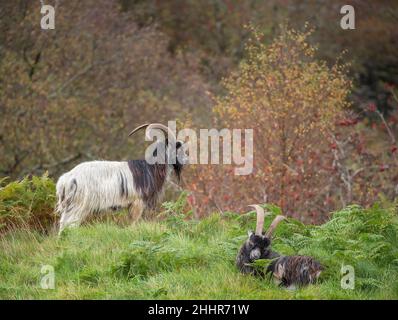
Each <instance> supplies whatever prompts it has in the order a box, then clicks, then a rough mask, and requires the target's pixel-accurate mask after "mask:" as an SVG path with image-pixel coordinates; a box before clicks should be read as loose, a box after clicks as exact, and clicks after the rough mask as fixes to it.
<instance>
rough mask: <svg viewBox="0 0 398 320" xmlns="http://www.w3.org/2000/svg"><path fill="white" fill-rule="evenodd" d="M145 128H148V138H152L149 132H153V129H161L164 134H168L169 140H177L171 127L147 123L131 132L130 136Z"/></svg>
mask: <svg viewBox="0 0 398 320" xmlns="http://www.w3.org/2000/svg"><path fill="white" fill-rule="evenodd" d="M143 128H147V129H146V136H147V137H148V138H150V137H149V131H151V130H152V129H160V130H162V131H163V132H164V133H168V135H169V138H171V139H173V140H174V141H176V140H177V138H176V136H175V135H174V132H172V131H171V130H170V128H169V127H166V126H165V125H163V124H161V123H151V124H149V123H146V124H143V125H140V126H139V127H137V128H135V129H134V130H133V131H131V132H130V133H129V136H131V135H132V134H134V133H135V132H137V131H139V130H141V129H143Z"/></svg>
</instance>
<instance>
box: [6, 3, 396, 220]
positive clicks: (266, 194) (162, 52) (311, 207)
mask: <svg viewBox="0 0 398 320" xmlns="http://www.w3.org/2000/svg"><path fill="white" fill-rule="evenodd" d="M348 2H349V3H347V1H339V0H337V1H323V0H310V1H297V0H296V1H293V0H267V1H259V0H245V1H232V0H202V1H193V0H186V1H183V0H170V1H160V0H145V1H144V0H84V1H78V0H68V1H62V0H60V1H59V2H58V6H57V11H56V19H55V21H56V22H55V23H56V28H55V30H41V28H40V19H41V17H42V16H41V14H40V1H39V0H37V1H36V0H14V1H8V0H0V179H1V178H2V177H9V178H10V179H11V180H15V179H20V178H23V177H25V176H27V175H41V174H43V173H44V172H48V173H49V175H50V176H51V177H54V178H57V177H58V176H59V175H60V174H62V173H63V172H65V171H66V170H68V169H70V168H72V167H73V166H74V165H76V164H77V163H79V162H82V161H86V160H93V159H107V160H123V159H132V158H143V156H144V150H145V145H144V144H143V139H139V138H134V139H133V138H131V139H128V137H127V133H128V132H129V130H131V129H132V128H134V127H135V126H137V125H139V124H142V123H145V122H150V121H157V122H163V123H167V121H168V120H178V121H179V124H180V126H181V127H180V128H179V129H181V128H183V127H184V126H188V127H192V128H198V129H199V128H212V127H214V128H218V129H221V128H224V127H227V128H228V127H231V128H232V127H234V128H254V129H255V136H254V139H255V140H254V141H255V158H254V173H253V174H252V175H248V176H240V177H238V176H234V173H233V167H232V166H227V165H225V166H220V165H217V166H214V165H208V166H204V165H197V166H189V168H187V170H186V172H185V173H184V181H183V185H182V187H183V188H184V189H186V190H187V191H188V192H189V196H188V200H189V203H190V205H191V206H192V208H194V209H195V210H194V213H195V215H196V216H198V217H199V216H203V215H207V214H209V213H210V212H214V211H215V210H216V211H218V210H220V211H228V210H235V211H238V212H243V211H246V210H247V205H248V204H251V203H262V202H264V201H265V199H267V201H268V202H272V203H275V204H277V205H278V206H280V207H281V208H282V210H283V212H285V213H286V214H288V215H290V216H293V217H295V218H298V219H301V220H303V221H305V222H315V223H318V222H322V221H324V220H325V219H326V218H327V217H328V214H329V212H330V211H332V210H337V209H339V208H342V207H344V206H346V205H348V204H351V203H359V204H361V205H364V206H368V205H370V204H372V203H373V202H375V201H376V200H378V199H382V200H385V201H394V199H395V198H396V197H397V194H398V159H397V141H396V137H397V134H398V126H397V121H398V90H397V87H396V86H397V84H398V55H397V52H398V28H397V25H398V2H396V1H387V0H379V1H372V0H351V1H348ZM45 3H48V4H55V1H45ZM345 4H351V5H353V6H354V8H355V13H356V29H355V30H342V29H341V28H340V19H341V17H342V15H341V14H340V8H341V7H342V6H343V5H345Z"/></svg>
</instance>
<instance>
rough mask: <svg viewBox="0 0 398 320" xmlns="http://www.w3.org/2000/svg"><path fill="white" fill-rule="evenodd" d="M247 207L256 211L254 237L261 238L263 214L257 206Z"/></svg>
mask: <svg viewBox="0 0 398 320" xmlns="http://www.w3.org/2000/svg"><path fill="white" fill-rule="evenodd" d="M249 207H252V208H254V209H255V210H256V211H257V223H256V235H258V236H261V235H262V233H263V227H264V218H265V212H264V209H263V208H261V207H260V206H259V205H258V204H251V205H249Z"/></svg>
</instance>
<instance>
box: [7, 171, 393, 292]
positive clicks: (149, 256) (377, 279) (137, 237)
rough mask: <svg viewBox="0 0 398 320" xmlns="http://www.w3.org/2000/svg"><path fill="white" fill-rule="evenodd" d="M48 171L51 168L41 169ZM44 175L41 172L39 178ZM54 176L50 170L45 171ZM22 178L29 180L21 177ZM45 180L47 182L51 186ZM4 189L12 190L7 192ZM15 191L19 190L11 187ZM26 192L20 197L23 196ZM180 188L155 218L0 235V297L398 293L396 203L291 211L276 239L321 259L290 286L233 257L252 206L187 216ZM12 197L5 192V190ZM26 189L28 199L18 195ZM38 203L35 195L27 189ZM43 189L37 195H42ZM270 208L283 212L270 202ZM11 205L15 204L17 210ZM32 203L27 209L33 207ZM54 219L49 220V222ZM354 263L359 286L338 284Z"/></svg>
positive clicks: (250, 222) (288, 249) (283, 248)
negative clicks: (319, 212)
mask: <svg viewBox="0 0 398 320" xmlns="http://www.w3.org/2000/svg"><path fill="white" fill-rule="evenodd" d="M42 179H47V178H42ZM38 181H40V179H37V180H36V182H38ZM50 181H51V180H50ZM21 183H25V184H26V182H21ZM49 188H50V189H52V188H53V186H51V184H50V186H49ZM13 190H19V191H18V192H20V198H19V200H18V201H14V202H13V204H11V203H10V200H9V199H10V196H11V194H10V193H11V191H10V187H8V188H7V187H5V188H4V187H3V188H2V189H0V199H1V200H0V207H1V208H3V209H2V210H3V211H0V213H1V215H2V216H3V215H4V207H5V206H6V207H7V210H8V212H12V211H10V210H12V209H11V208H12V207H13V205H15V206H16V207H18V206H20V205H21V203H23V201H25V200H26V199H25V198H24V195H25V193H23V192H21V190H20V189H18V188H17V187H15V185H14V188H13ZM5 192H8V198H7V197H6V196H5V195H4V193H5ZM15 192H17V191H15ZM29 194H30V193H29V192H27V195H26V197H29ZM185 198H186V197H185V194H182V195H181V197H180V198H179V199H178V200H177V201H176V202H166V203H164V204H163V209H162V210H161V211H162V212H161V213H160V214H159V217H158V219H157V221H141V222H139V223H138V224H136V225H126V224H123V223H121V222H120V221H118V216H121V217H122V216H123V213H119V214H116V215H114V216H113V219H112V220H111V219H103V220H102V221H99V222H98V221H97V222H94V223H93V222H91V223H88V224H86V225H84V226H82V227H80V228H76V229H71V230H67V232H66V233H64V234H63V236H62V237H60V238H58V237H57V236H56V235H55V233H54V232H53V231H50V233H49V234H46V233H43V232H42V231H40V229H39V230H35V229H34V228H33V227H29V226H28V225H25V226H24V227H20V228H14V229H13V230H9V231H8V232H3V235H2V236H1V238H0V298H1V299H47V298H49V299H397V298H398V221H397V214H396V211H395V209H386V208H382V207H380V206H377V205H375V206H374V207H373V208H371V209H362V208H360V207H358V206H350V207H347V208H346V209H344V210H342V211H339V212H335V213H334V214H333V216H332V218H331V220H330V221H328V222H327V223H325V224H323V225H320V226H315V225H303V224H302V223H301V222H299V221H297V220H294V219H288V220H287V221H285V222H283V223H282V224H281V225H280V227H279V229H278V230H277V232H276V237H275V240H274V249H275V250H277V251H279V252H280V253H282V254H306V255H312V256H314V257H315V258H317V259H319V260H320V261H321V262H322V264H323V265H324V266H325V267H326V271H325V272H324V273H323V274H322V276H321V279H320V282H319V283H318V284H316V285H312V286H309V287H306V288H303V289H299V290H296V291H289V290H286V289H282V288H279V287H278V286H276V285H275V284H274V283H273V282H272V281H270V280H269V279H257V278H255V277H253V276H244V275H241V274H239V272H238V271H237V270H236V268H235V265H234V262H235V256H236V253H237V251H238V248H239V246H240V245H241V244H242V242H243V241H244V240H245V239H246V233H247V230H249V229H253V228H254V226H255V213H254V212H248V213H247V214H243V215H238V214H235V213H223V214H219V213H215V214H213V215H211V216H209V217H207V218H203V219H201V220H193V219H192V218H191V212H189V211H188V212H187V211H186V210H185V209H184V208H186V206H185ZM7 199H8V200H7ZM24 199H25V200H24ZM29 199H30V200H29V201H31V206H29V207H28V208H31V209H33V208H36V207H37V204H36V203H35V200H34V199H35V197H33V198H29ZM38 199H41V198H38ZM268 209H269V210H270V211H271V212H272V216H270V217H268V218H267V220H266V226H267V225H268V224H269V223H270V220H271V219H272V218H273V216H274V215H276V214H278V213H280V212H279V209H278V208H277V207H274V206H270V205H269V206H268ZM15 212H20V210H16V211H15ZM35 214H36V212H35V211H32V210H31V212H30V214H28V215H26V216H31V215H35ZM50 229H51V228H50ZM43 265H51V266H53V267H54V269H55V289H54V290H45V289H42V288H41V287H40V279H41V277H42V276H43V275H42V274H41V268H42V266H43ZM342 265H352V266H353V267H354V269H355V289H354V290H344V289H342V288H341V285H340V281H341V277H342V276H341V266H342Z"/></svg>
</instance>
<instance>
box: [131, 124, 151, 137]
mask: <svg viewBox="0 0 398 320" xmlns="http://www.w3.org/2000/svg"><path fill="white" fill-rule="evenodd" d="M147 126H149V123H146V124H142V125H140V126H138V127H137V128H135V129H134V130H133V131H131V132H130V133H129V137H130V136H131V135H133V134H134V133H136V132H137V131H139V130H141V129H142V128H146V127H147Z"/></svg>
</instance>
